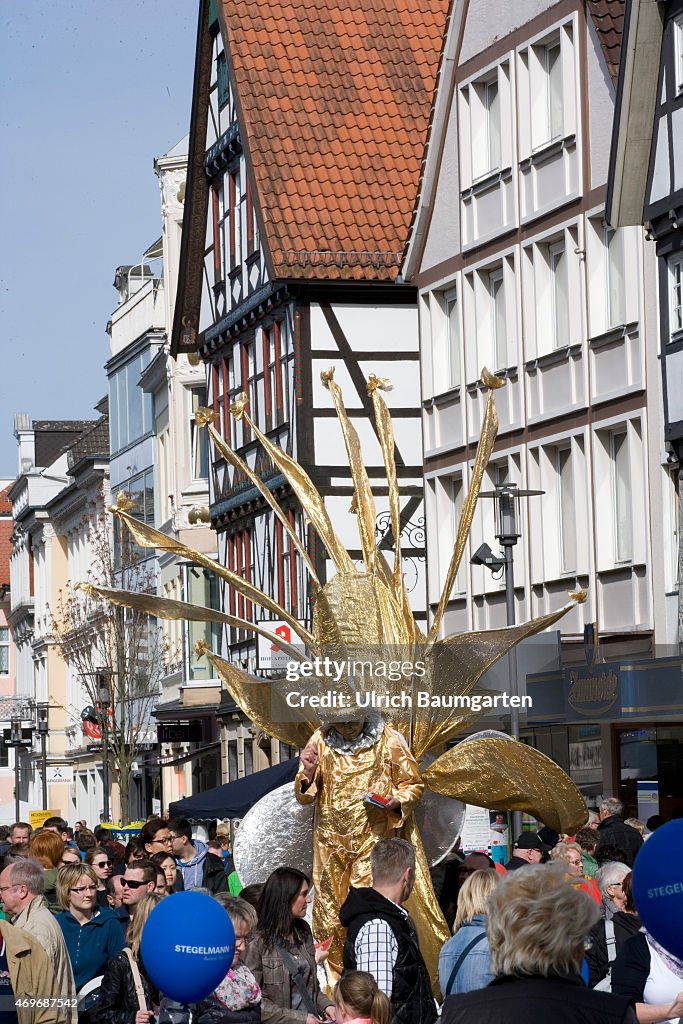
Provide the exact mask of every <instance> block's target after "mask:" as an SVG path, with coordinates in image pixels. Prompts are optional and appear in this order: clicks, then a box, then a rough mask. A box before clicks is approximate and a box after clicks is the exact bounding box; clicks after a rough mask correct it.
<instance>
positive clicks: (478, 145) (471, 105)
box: [459, 61, 513, 188]
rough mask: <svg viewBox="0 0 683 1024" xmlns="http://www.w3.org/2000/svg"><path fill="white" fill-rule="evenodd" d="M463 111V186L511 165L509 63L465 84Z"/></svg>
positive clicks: (461, 121)
mask: <svg viewBox="0 0 683 1024" xmlns="http://www.w3.org/2000/svg"><path fill="white" fill-rule="evenodd" d="M459 112H460V125H459V131H460V160H461V165H460V185H461V188H469V187H470V186H471V185H472V183H473V182H475V181H478V180H479V179H481V178H485V177H487V176H488V175H489V174H493V173H494V172H496V171H501V170H503V169H504V168H506V167H510V166H511V163H512V159H513V154H512V132H511V125H512V123H513V116H512V86H511V82H510V62H509V61H503V63H502V64H498V65H497V66H496V67H494V68H491V69H489V70H487V71H485V72H483V73H482V74H481V76H480V77H479V78H478V79H476V80H474V81H471V82H468V83H466V84H465V85H463V86H462V88H461V91H460V99H459Z"/></svg>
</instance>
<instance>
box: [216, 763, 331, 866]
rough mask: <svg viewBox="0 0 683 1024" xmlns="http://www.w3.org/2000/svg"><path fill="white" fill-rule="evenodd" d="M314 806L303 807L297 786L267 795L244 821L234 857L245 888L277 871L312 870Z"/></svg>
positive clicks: (282, 788)
mask: <svg viewBox="0 0 683 1024" xmlns="http://www.w3.org/2000/svg"><path fill="white" fill-rule="evenodd" d="M313 806H314V805H313V804H300V803H299V802H298V800H297V799H296V797H295V796H294V783H293V782H288V783H287V784H286V785H284V786H280V787H279V788H278V789H274V790H273V791H272V793H266V795H265V796H264V797H262V798H261V799H260V800H259V801H258V803H256V804H254V806H253V807H252V808H251V810H249V811H247V813H246V814H245V816H244V817H243V818H242V821H241V823H240V826H239V828H238V829H237V831H236V833H235V843H234V848H233V858H234V861H235V870H236V871H237V874H238V876H239V879H240V881H241V883H242V885H244V886H247V885H255V884H256V883H257V882H265V881H266V879H267V878H268V876H269V875H270V874H271V872H273V871H274V870H275V868H284V867H289V868H298V869H299V871H303V872H304V874H306V875H308V876H309V878H310V876H311V873H312V871H313Z"/></svg>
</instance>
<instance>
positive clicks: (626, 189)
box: [606, 0, 664, 228]
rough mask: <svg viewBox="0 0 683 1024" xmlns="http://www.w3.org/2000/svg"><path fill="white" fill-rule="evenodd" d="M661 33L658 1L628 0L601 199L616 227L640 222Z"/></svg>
mask: <svg viewBox="0 0 683 1024" xmlns="http://www.w3.org/2000/svg"><path fill="white" fill-rule="evenodd" d="M663 32H664V15H663V11H662V5H661V4H660V3H659V0H627V4H626V11H625V14H624V33H623V38H622V44H621V64H620V68H619V80H618V85H617V100H616V109H615V116H614V128H613V131H612V146H611V151H610V163H609V174H608V189H607V202H606V219H607V221H608V222H609V223H610V224H611V225H612V226H613V227H615V228H617V227H625V226H626V225H629V224H642V223H643V208H644V205H645V195H646V190H647V176H648V168H649V164H650V151H651V148H652V134H653V128H654V118H655V107H656V104H657V86H658V81H659V66H660V58H661V50H662V36H663Z"/></svg>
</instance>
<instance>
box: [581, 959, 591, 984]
mask: <svg viewBox="0 0 683 1024" xmlns="http://www.w3.org/2000/svg"><path fill="white" fill-rule="evenodd" d="M581 977H582V978H583V981H584V983H585V984H586V985H588V984H589V982H590V980H591V976H590V971H589V970H588V961H587V960H586V958H585V957H584V958H583V960H582V961H581Z"/></svg>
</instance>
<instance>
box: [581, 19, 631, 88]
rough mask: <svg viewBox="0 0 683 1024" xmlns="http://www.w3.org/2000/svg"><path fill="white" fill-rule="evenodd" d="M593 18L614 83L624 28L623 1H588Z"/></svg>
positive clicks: (617, 70)
mask: <svg viewBox="0 0 683 1024" xmlns="http://www.w3.org/2000/svg"><path fill="white" fill-rule="evenodd" d="M588 7H589V10H590V12H591V15H592V17H593V24H594V25H595V28H596V31H597V33H598V38H599V39H600V45H601V46H602V50H603V53H604V54H605V60H606V61H607V67H608V68H609V72H610V75H611V76H612V78H613V80H614V81H615V82H616V80H617V76H618V74H619V59H620V56H621V33H622V30H623V27H624V0H589V4H588Z"/></svg>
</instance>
